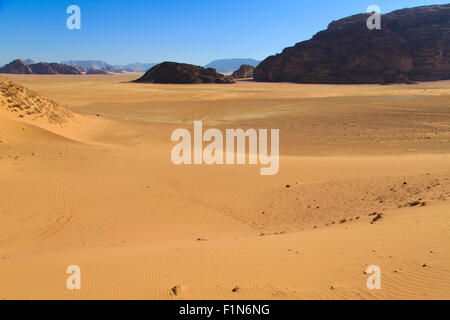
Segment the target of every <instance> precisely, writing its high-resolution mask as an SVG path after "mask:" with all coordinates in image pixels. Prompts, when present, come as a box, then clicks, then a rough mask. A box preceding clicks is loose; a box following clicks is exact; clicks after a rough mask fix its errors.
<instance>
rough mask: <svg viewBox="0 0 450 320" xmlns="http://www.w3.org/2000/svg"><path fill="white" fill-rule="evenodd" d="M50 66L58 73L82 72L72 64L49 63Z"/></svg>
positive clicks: (78, 73)
mask: <svg viewBox="0 0 450 320" xmlns="http://www.w3.org/2000/svg"><path fill="white" fill-rule="evenodd" d="M49 65H50V67H51V68H52V69H53V70H54V71H55V72H56V73H59V74H77V75H80V74H82V73H81V71H80V70H79V69H78V68H76V67H73V66H69V65H67V64H61V63H50V64H49Z"/></svg>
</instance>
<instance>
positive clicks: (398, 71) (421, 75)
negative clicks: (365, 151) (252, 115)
mask: <svg viewBox="0 0 450 320" xmlns="http://www.w3.org/2000/svg"><path fill="white" fill-rule="evenodd" d="M370 15H371V14H359V15H355V16H352V17H348V18H345V19H342V20H339V21H334V22H332V23H331V24H330V25H329V26H328V29H327V30H325V31H321V32H319V33H318V34H316V35H315V36H314V37H313V38H312V39H311V40H309V41H304V42H300V43H297V44H296V45H295V46H294V47H290V48H287V49H285V50H283V52H282V53H281V54H278V55H275V56H271V57H269V58H267V59H266V60H264V61H263V62H262V63H261V64H260V65H259V66H258V67H257V68H256V70H255V75H254V78H255V80H257V81H288V82H298V83H396V82H414V81H431V80H445V79H450V52H449V49H450V5H448V4H447V5H435V6H424V7H417V8H411V9H403V10H398V11H394V12H392V13H389V14H386V15H382V16H381V29H379V30H378V29H373V30H369V29H368V28H367V25H366V22H367V19H368V18H369V16H370Z"/></svg>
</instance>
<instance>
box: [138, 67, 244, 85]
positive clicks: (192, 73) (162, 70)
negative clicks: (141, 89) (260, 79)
mask: <svg viewBox="0 0 450 320" xmlns="http://www.w3.org/2000/svg"><path fill="white" fill-rule="evenodd" d="M135 81H136V82H145V83H174V84H196V83H197V84H198V83H234V82H235V81H234V80H233V79H232V78H229V77H225V76H224V75H222V74H220V73H217V71H216V70H215V69H212V68H208V69H205V68H203V67H200V66H194V65H191V64H185V63H176V62H163V63H161V64H158V65H156V66H154V67H153V68H151V69H150V70H149V71H147V72H146V73H145V74H144V75H143V76H142V77H141V78H139V79H137V80H135Z"/></svg>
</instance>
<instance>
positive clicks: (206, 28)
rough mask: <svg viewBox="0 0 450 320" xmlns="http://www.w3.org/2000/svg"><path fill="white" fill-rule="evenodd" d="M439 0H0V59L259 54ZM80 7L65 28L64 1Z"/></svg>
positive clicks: (196, 58)
mask: <svg viewBox="0 0 450 320" xmlns="http://www.w3.org/2000/svg"><path fill="white" fill-rule="evenodd" d="M443 3H447V1H439V0H432V1H427V0H421V1H420V0H419V1H415V0H411V1H408V0H387V1H386V0H370V1H361V0H359V1H356V0H339V1H338V0H327V1H324V0H314V1H310V0H258V1H254V0H208V1H206V0H184V1H182V0H127V1H123V0H121V1H119V0H70V1H66V0H20V1H19V0H0V30H1V31H0V32H1V33H0V35H1V41H2V45H1V50H0V64H5V63H7V62H9V61H11V60H13V59H15V58H22V59H25V58H32V59H34V60H36V61H46V62H59V61H62V60H71V59H74V60H103V61H106V62H109V63H112V64H127V63H131V62H138V61H139V62H161V61H178V62H186V63H193V64H199V65H204V64H206V63H208V62H210V61H211V60H214V59H222V58H255V59H264V58H266V57H267V56H269V55H272V54H274V53H278V52H280V51H281V50H282V49H283V48H285V47H288V46H292V45H294V44H295V43H297V42H300V41H303V40H307V39H309V38H311V37H312V36H313V35H314V34H315V33H316V32H318V31H320V30H322V29H325V28H326V26H327V25H328V23H329V22H331V21H332V20H336V19H340V18H343V17H346V16H349V15H352V14H356V13H361V12H365V11H366V9H367V7H368V6H369V5H372V4H375V5H378V6H379V7H380V8H381V11H382V13H387V12H390V11H392V10H396V9H400V8H404V7H414V6H420V5H430V4H443ZM71 4H75V5H78V6H79V7H80V8H81V14H82V16H81V30H68V29H67V27H66V20H67V18H68V16H69V15H68V14H67V13H66V8H67V7H68V6H69V5H71Z"/></svg>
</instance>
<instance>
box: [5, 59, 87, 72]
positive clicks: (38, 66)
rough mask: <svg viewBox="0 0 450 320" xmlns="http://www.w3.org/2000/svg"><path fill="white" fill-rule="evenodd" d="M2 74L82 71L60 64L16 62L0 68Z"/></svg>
mask: <svg viewBox="0 0 450 320" xmlns="http://www.w3.org/2000/svg"><path fill="white" fill-rule="evenodd" d="M0 73H15V74H81V72H80V70H78V69H77V68H75V67H72V66H69V65H65V64H60V63H46V62H39V63H34V64H30V65H28V64H27V63H26V62H25V61H23V60H14V61H12V62H10V63H9V64H7V65H6V66H4V67H3V68H0Z"/></svg>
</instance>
